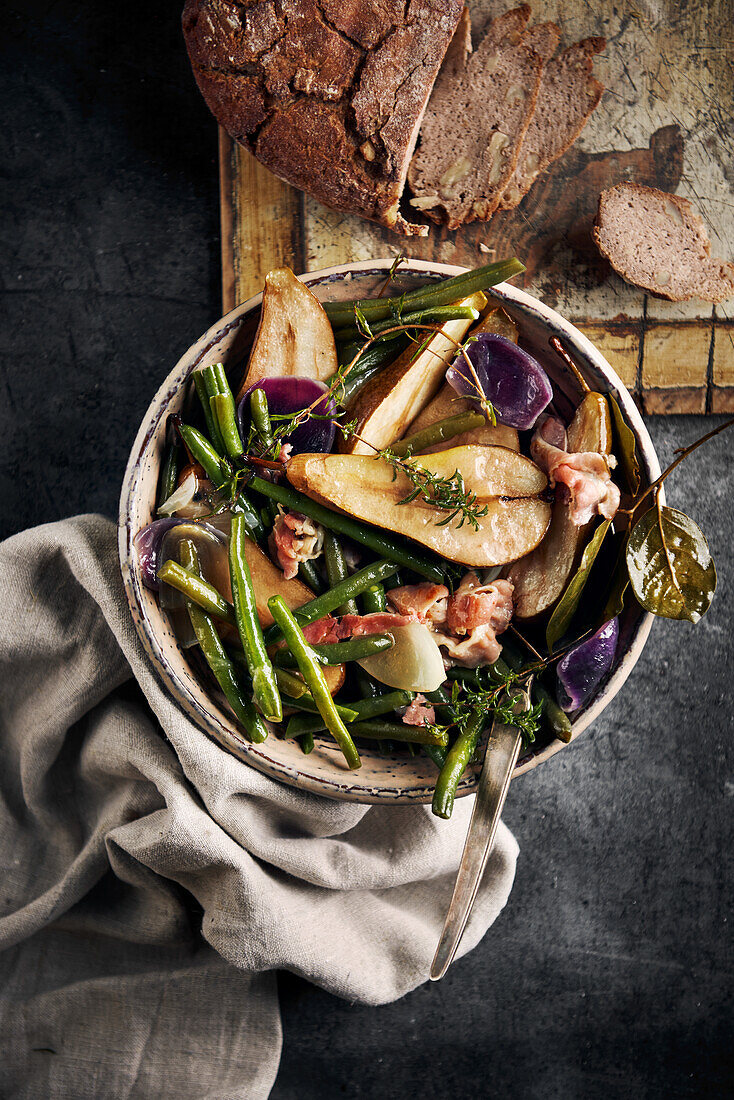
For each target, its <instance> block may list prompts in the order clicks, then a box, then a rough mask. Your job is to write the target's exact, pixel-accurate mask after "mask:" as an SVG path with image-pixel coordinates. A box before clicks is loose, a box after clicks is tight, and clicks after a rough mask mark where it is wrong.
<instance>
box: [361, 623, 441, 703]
mask: <svg viewBox="0 0 734 1100" xmlns="http://www.w3.org/2000/svg"><path fill="white" fill-rule="evenodd" d="M390 634H392V636H393V638H394V639H395V645H394V646H393V647H392V649H385V650H383V651H382V652H381V653H375V654H373V656H372V657H365V658H364V659H363V660H361V661H359V662H358V664H360V665H361V666H362V668H363V669H364V670H365V672H368V673H369V674H370V676H374V678H375V680H379V681H380V683H381V684H387V685H388V687H395V688H402V689H403V690H404V691H435V690H436V688H438V687H440V686H441V684H442V683H443V682H444V680H445V679H446V670H445V669H444V664H443V657H442V656H441V651H440V649H439V648H438V646H437V645H436V642H435V640H434V638H433V635H432V634H431V632H430V630H429V629H428V627H427V626H424V625H423V623H408V624H407V625H406V626H398V627H396V628H395V629H394V630H391V631H390Z"/></svg>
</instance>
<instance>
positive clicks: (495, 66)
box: [408, 4, 543, 229]
mask: <svg viewBox="0 0 734 1100" xmlns="http://www.w3.org/2000/svg"><path fill="white" fill-rule="evenodd" d="M529 18H530V8H529V6H528V5H527V4H523V5H522V6H521V7H519V8H515V9H514V10H513V11H509V12H506V13H505V14H504V15H501V16H500V17H499V18H497V19H495V20H493V21H492V23H490V25H489V28H488V30H487V33H486V35H485V36H484V38H483V39H482V41H481V43H480V44H479V46H478V47H477V48H476V50H474V51H473V52H471V53H467V51H466V50H464V54H465V56H464V60H463V62H462V58H461V53H462V50H461V49H460V48H459V47H458V46H457V47H456V48H454V49H452V58H451V63H450V64H447V65H446V66H444V68H443V69H442V70H441V73H440V74H439V77H438V79H437V81H436V83H435V85H434V88H433V92H432V93H431V98H430V100H429V102H428V107H427V109H426V113H425V117H424V119H423V125H422V127H421V140H420V145H419V148H418V149H417V151H416V153H415V154H414V156H413V159H412V161H411V164H410V169H409V171H408V182H409V184H410V186H411V189H412V191H413V198H412V199H411V200H410V203H411V206H413V208H414V209H416V210H420V211H423V212H425V213H426V215H427V216H428V217H429V218H431V219H432V220H433V221H436V222H446V223H447V224H448V227H449V229H456V228H458V226H460V225H463V224H465V223H466V222H472V221H477V220H480V221H488V220H489V219H490V218H491V217H492V214H493V213H494V211H495V210H496V209H497V205H498V203H499V200H500V198H501V196H502V194H503V192H504V190H505V188H506V186H507V184H508V183H509V181H510V178H511V176H512V172H513V170H514V167H515V162H516V161H517V155H518V151H519V148H520V144H521V142H522V139H523V137H524V135H525V131H526V130H527V127H528V124H529V122H530V119H531V117H532V113H533V108H534V107H535V102H536V99H537V96H538V88H539V85H540V77H541V71H542V68H543V59H542V57H541V56H540V55H539V54H538V53H536V52H535V50H534V49H532V48H531V47H530V46H528V45H526V43H525V31H526V27H527V23H528V20H529ZM460 34H462V28H461V27H460ZM462 43H463V38H462Z"/></svg>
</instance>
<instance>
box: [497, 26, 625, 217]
mask: <svg viewBox="0 0 734 1100" xmlns="http://www.w3.org/2000/svg"><path fill="white" fill-rule="evenodd" d="M540 29H541V28H540V27H538V28H534V30H540ZM532 35H533V31H532V30H531V31H529V32H528V35H527V37H526V41H531V44H533V48H534V49H535V50H537V51H538V52H540V46H539V45H535V44H534V43H533V42H532ZM605 47H606V39H604V38H584V40H583V41H582V42H576V43H575V44H574V45H573V46H569V47H568V49H566V50H563V52H562V53H561V54H559V55H558V57H553V58H552V59H551V60H549V61H548V64H547V65H546V66H545V68H544V70H543V76H542V79H541V82H540V92H539V94H538V102H537V103H536V105H535V111H534V112H533V117H532V119H531V121H530V125H529V126H528V130H527V133H526V134H525V137H524V138H523V142H522V146H521V148H520V155H519V156H518V160H517V164H516V166H515V171H514V172H513V175H512V179H511V180H510V182H509V183H508V185H507V190H506V191H505V193H504V195H503V196H502V199H501V200H500V209H501V210H511V209H512V208H513V207H515V206H517V205H518V203H519V202H520V201H521V199H522V198H523V197H524V196H525V195H527V193H528V191H529V190H530V188H531V187H532V186H533V184H534V183H535V180H536V179H537V178H538V175H539V174H540V173H541V172H542V171H543V169H545V168H547V167H548V165H549V164H551V163H552V162H553V161H554V160H558V158H559V157H560V156H561V154H562V153H565V152H566V150H567V149H569V148H570V147H571V145H573V143H574V141H575V140H576V138H577V137H578V136H579V134H580V133H581V131H582V130H583V128H584V126H585V125H586V123H587V122H588V120H589V118H590V117H591V115H592V113H593V112H594V110H595V109H596V108H597V106H598V105H599V100H600V99H601V97H602V93H603V92H604V85H603V84H600V83H599V81H598V80H597V79H596V78H595V77H594V76H593V75H592V68H593V65H594V55H595V54H597V53H601V51H602V50H603V49H604V48H605Z"/></svg>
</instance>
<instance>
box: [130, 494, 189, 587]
mask: <svg viewBox="0 0 734 1100" xmlns="http://www.w3.org/2000/svg"><path fill="white" fill-rule="evenodd" d="M169 499H170V498H169ZM180 522H181V520H180V519H155V520H153V522H152V523H149V524H148V526H147V527H143V528H142V529H141V530H140V531H138V533H137V535H136V536H135V538H134V539H133V546H134V547H135V550H136V552H137V555H138V563H139V564H140V576H141V577H142V580H143V584H144V585H145V587H146V588H150V589H152V591H153V592H158V591H159V590H160V587H161V585H160V581H159V580H158V570H159V569H160V567H161V566H162V565H163V558H162V557H161V544H162V542H163V536H164V535H165V534H166V533H167V532H168V531H170V530H171V528H172V527H175V526H176V524H177V523H180Z"/></svg>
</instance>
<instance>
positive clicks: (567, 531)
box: [508, 393, 612, 619]
mask: <svg viewBox="0 0 734 1100" xmlns="http://www.w3.org/2000/svg"><path fill="white" fill-rule="evenodd" d="M568 447H569V450H570V451H597V452H598V453H599V454H605V455H608V454H610V453H611V450H612V419H611V414H610V412H609V404H608V402H607V399H606V398H605V397H603V396H602V394H600V393H587V394H586V396H585V397H584V399H583V401H582V402H581V404H580V405H579V407H578V409H577V410H576V415H575V416H574V418H573V420H572V421H571V424H570V426H569V429H568ZM591 526H592V524H591V523H587V524H584V526H583V527H576V526H575V525H574V524H573V523H572V522H571V520H570V518H569V509H568V506H567V505H566V504H564V503H563V502H562V501H556V503H555V504H554V505H553V517H552V519H551V524H550V528H549V529H548V534H547V535H546V536H545V538H544V539H543V541H542V542H541V544H540V546H538V547H537V549H535V550H533V552H532V554H529V555H528V556H527V557H525V558H523V559H522V560H521V561H518V562H516V563H515V565H513V566H512V568H511V569H510V570H509V573H508V577H509V579H510V580H511V581H512V583H513V584H514V586H515V592H514V599H515V615H516V616H517V618H518V619H533V618H535V616H536V615H541V614H542V613H543V612H544V611H547V610H548V609H549V608H550V607H552V606H553V604H554V603H555V602H556V600H557V599H558V598H559V596H560V595H561V593H562V592H563V590H564V588H565V587H566V584H567V583H568V579H569V577H570V576H571V573H572V572H573V569H574V566H575V565H576V563H577V561H578V559H579V557H580V556H581V553H582V552H583V548H584V546H585V545H586V542H587V540H588V537H589V530H590V528H591Z"/></svg>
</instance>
